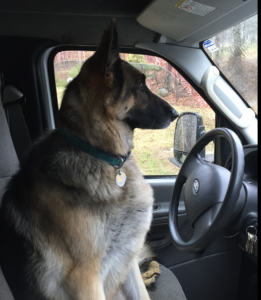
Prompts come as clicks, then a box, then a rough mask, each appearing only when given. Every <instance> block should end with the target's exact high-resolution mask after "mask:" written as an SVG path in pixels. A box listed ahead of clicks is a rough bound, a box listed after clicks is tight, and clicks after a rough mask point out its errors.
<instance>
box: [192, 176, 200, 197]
mask: <svg viewBox="0 0 261 300" xmlns="http://www.w3.org/2000/svg"><path fill="white" fill-rule="evenodd" d="M192 189H193V193H194V194H197V193H198V191H199V181H198V180H197V179H195V180H194V181H193V187H192Z"/></svg>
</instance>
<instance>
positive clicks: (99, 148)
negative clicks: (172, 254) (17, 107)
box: [0, 20, 178, 300]
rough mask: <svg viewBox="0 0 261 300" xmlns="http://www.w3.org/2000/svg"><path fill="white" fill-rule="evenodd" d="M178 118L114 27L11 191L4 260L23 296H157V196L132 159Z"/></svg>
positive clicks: (94, 299)
mask: <svg viewBox="0 0 261 300" xmlns="http://www.w3.org/2000/svg"><path fill="white" fill-rule="evenodd" d="M177 116H178V113H177V112H176V110H174V109H173V108H172V107H171V106H170V105H169V104H168V103H167V102H165V101H163V100H162V99H160V98H159V97H157V96H156V95H154V94H153V93H152V92H151V91H150V90H149V89H148V88H147V86H146V83H145V75H144V74H143V73H141V72H140V71H139V70H137V69H136V68H134V67H133V66H131V65H130V64H128V63H127V62H125V61H123V60H121V59H120V56H119V50H118V46H117V31H116V25H115V20H112V21H111V24H110V26H109V28H108V30H105V31H104V34H103V37H102V40H101V43H100V45H99V47H98V49H97V51H96V52H95V53H94V55H93V56H92V57H91V58H89V59H88V60H87V61H86V62H85V63H84V64H83V66H82V68H81V71H80V73H79V75H78V76H77V77H75V78H74V79H73V80H72V81H71V82H70V83H69V84H68V86H67V88H66V90H65V93H64V96H63V100H62V104H61V109H60V111H59V115H58V119H59V120H58V129H56V130H53V131H51V132H50V133H48V134H46V135H45V136H44V137H43V138H42V139H40V140H39V141H38V142H37V143H36V144H35V145H34V146H33V147H32V149H31V150H30V151H29V153H28V155H27V157H26V159H25V160H24V163H23V164H22V165H21V168H20V170H19V171H18V172H17V173H16V174H15V175H14V176H13V177H12V179H11V180H10V182H9V185H8V187H7V190H6V192H5V195H4V198H3V204H2V207H1V215H0V220H1V226H0V228H1V230H2V234H1V262H0V263H1V267H2V269H3V273H4V275H5V277H6V278H7V281H8V283H9V285H10V287H11V290H12V292H13V294H14V297H15V299H22V300H25V299H26V300H29V299H33V300H38V299H45V300H46V299H55V300H58V299H62V300H67V299H75V300H105V299H106V300H112V299H132V300H141V299H142V300H145V299H146V300H148V299H150V297H149V295H148V292H147V290H146V288H145V285H144V283H143V281H142V277H141V274H140V271H139V266H138V260H139V254H140V252H141V251H142V248H143V246H144V242H145V236H146V233H147V232H148V230H149V228H150V223H151V219H152V204H153V192H152V189H151V187H150V185H149V184H148V183H147V182H146V181H145V180H144V178H143V176H142V174H141V172H140V169H139V167H138V166H137V164H136V161H135V159H134V157H133V156H132V155H129V153H130V150H131V149H132V148H133V132H134V129H135V128H144V129H162V128H166V127H168V126H169V124H170V123H171V122H172V121H173V120H174V119H175V118H176V117H177ZM79 141H80V144H81V145H82V146H81V147H80V146H79V144H78V142H79ZM86 147H87V148H88V149H91V150H90V151H89V152H88V151H85V150H86ZM86 152H87V153H86ZM97 153H98V156H97ZM106 155H107V156H108V158H106ZM115 158H116V161H120V162H121V164H119V165H117V164H115V165H114V164H113V161H115ZM123 163H124V164H123ZM119 168H120V169H119ZM123 175H124V176H123ZM122 176H123V177H124V178H122ZM116 179H118V180H117V182H116ZM125 181H126V182H125ZM117 183H118V184H117ZM124 183H125V184H124Z"/></svg>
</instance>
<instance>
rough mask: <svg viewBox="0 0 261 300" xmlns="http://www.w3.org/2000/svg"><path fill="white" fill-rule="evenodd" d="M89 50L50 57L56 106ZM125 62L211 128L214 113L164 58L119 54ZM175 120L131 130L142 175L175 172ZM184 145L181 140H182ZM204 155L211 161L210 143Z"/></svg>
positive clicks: (159, 92) (153, 87) (155, 90)
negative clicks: (159, 126)
mask: <svg viewBox="0 0 261 300" xmlns="http://www.w3.org/2000/svg"><path fill="white" fill-rule="evenodd" d="M92 54H93V52H92V51H63V52H59V53H58V54H57V55H56V56H55V59H54V71H55V81H56V90H57V98H58V106H59V107H60V104H61V100H62V96H63V92H64V89H65V87H66V85H67V84H68V82H69V81H70V80H72V79H73V78H74V77H75V76H76V75H77V74H78V73H79V71H80V68H81V66H82V64H83V62H84V61H85V60H86V59H87V58H89V57H90V56H91V55H92ZM121 58H122V59H124V60H126V61H128V62H129V63H130V64H132V65H133V66H134V67H135V68H138V69H139V70H141V71H142V72H143V73H144V74H145V75H146V78H147V79H146V84H147V86H148V88H149V89H150V90H151V91H152V92H153V93H155V94H157V95H158V96H160V97H161V98H162V99H164V100H166V101H167V102H169V103H170V105H172V106H173V107H174V108H175V109H176V110H177V111H178V113H179V114H181V113H183V112H194V113H197V114H199V115H201V116H202V119H203V123H204V127H205V131H209V130H211V129H213V128H215V113H214V111H213V110H212V109H211V108H210V106H209V105H208V104H207V103H206V102H205V100H204V99H203V98H202V97H201V96H200V95H199V94H198V93H197V92H196V91H195V90H194V89H193V87H192V86H191V85H190V84H189V83H188V82H187V81H186V80H185V79H184V78H183V77H182V76H181V75H180V74H179V73H178V72H177V70H176V69H174V68H173V67H172V66H171V65H170V64H168V63H167V62H166V61H165V60H164V59H162V58H159V57H156V56H150V55H139V54H127V53H121ZM176 123H177V120H175V121H174V122H172V123H171V125H170V126H169V127H168V128H167V129H162V130H141V129H135V133H134V146H135V148H134V150H133V154H134V155H135V157H136V160H137V162H138V165H139V167H140V168H141V171H142V173H143V175H177V174H178V172H179V168H180V165H179V164H178V163H177V162H176V161H175V158H174V133H175V128H176ZM183 144H184V143H183ZM205 153H206V156H205V158H206V159H208V160H210V161H213V160H214V144H213V142H211V143H209V145H207V147H206V149H205Z"/></svg>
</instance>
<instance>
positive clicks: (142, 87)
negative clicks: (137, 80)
mask: <svg viewBox="0 0 261 300" xmlns="http://www.w3.org/2000/svg"><path fill="white" fill-rule="evenodd" d="M144 89H145V84H144V83H143V82H141V84H140V90H141V91H144Z"/></svg>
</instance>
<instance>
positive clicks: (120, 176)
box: [116, 157, 127, 187]
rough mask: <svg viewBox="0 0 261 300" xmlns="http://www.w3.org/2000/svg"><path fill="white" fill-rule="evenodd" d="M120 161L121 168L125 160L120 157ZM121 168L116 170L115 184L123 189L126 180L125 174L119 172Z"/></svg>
mask: <svg viewBox="0 0 261 300" xmlns="http://www.w3.org/2000/svg"><path fill="white" fill-rule="evenodd" d="M120 159H121V160H122V165H121V167H122V166H123V164H124V162H125V161H126V159H125V160H123V159H122V158H121V157H120ZM121 167H118V168H117V169H118V171H117V175H116V183H117V185H118V186H119V187H123V186H124V184H125V182H126V180H127V176H126V174H125V173H124V172H121Z"/></svg>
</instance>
